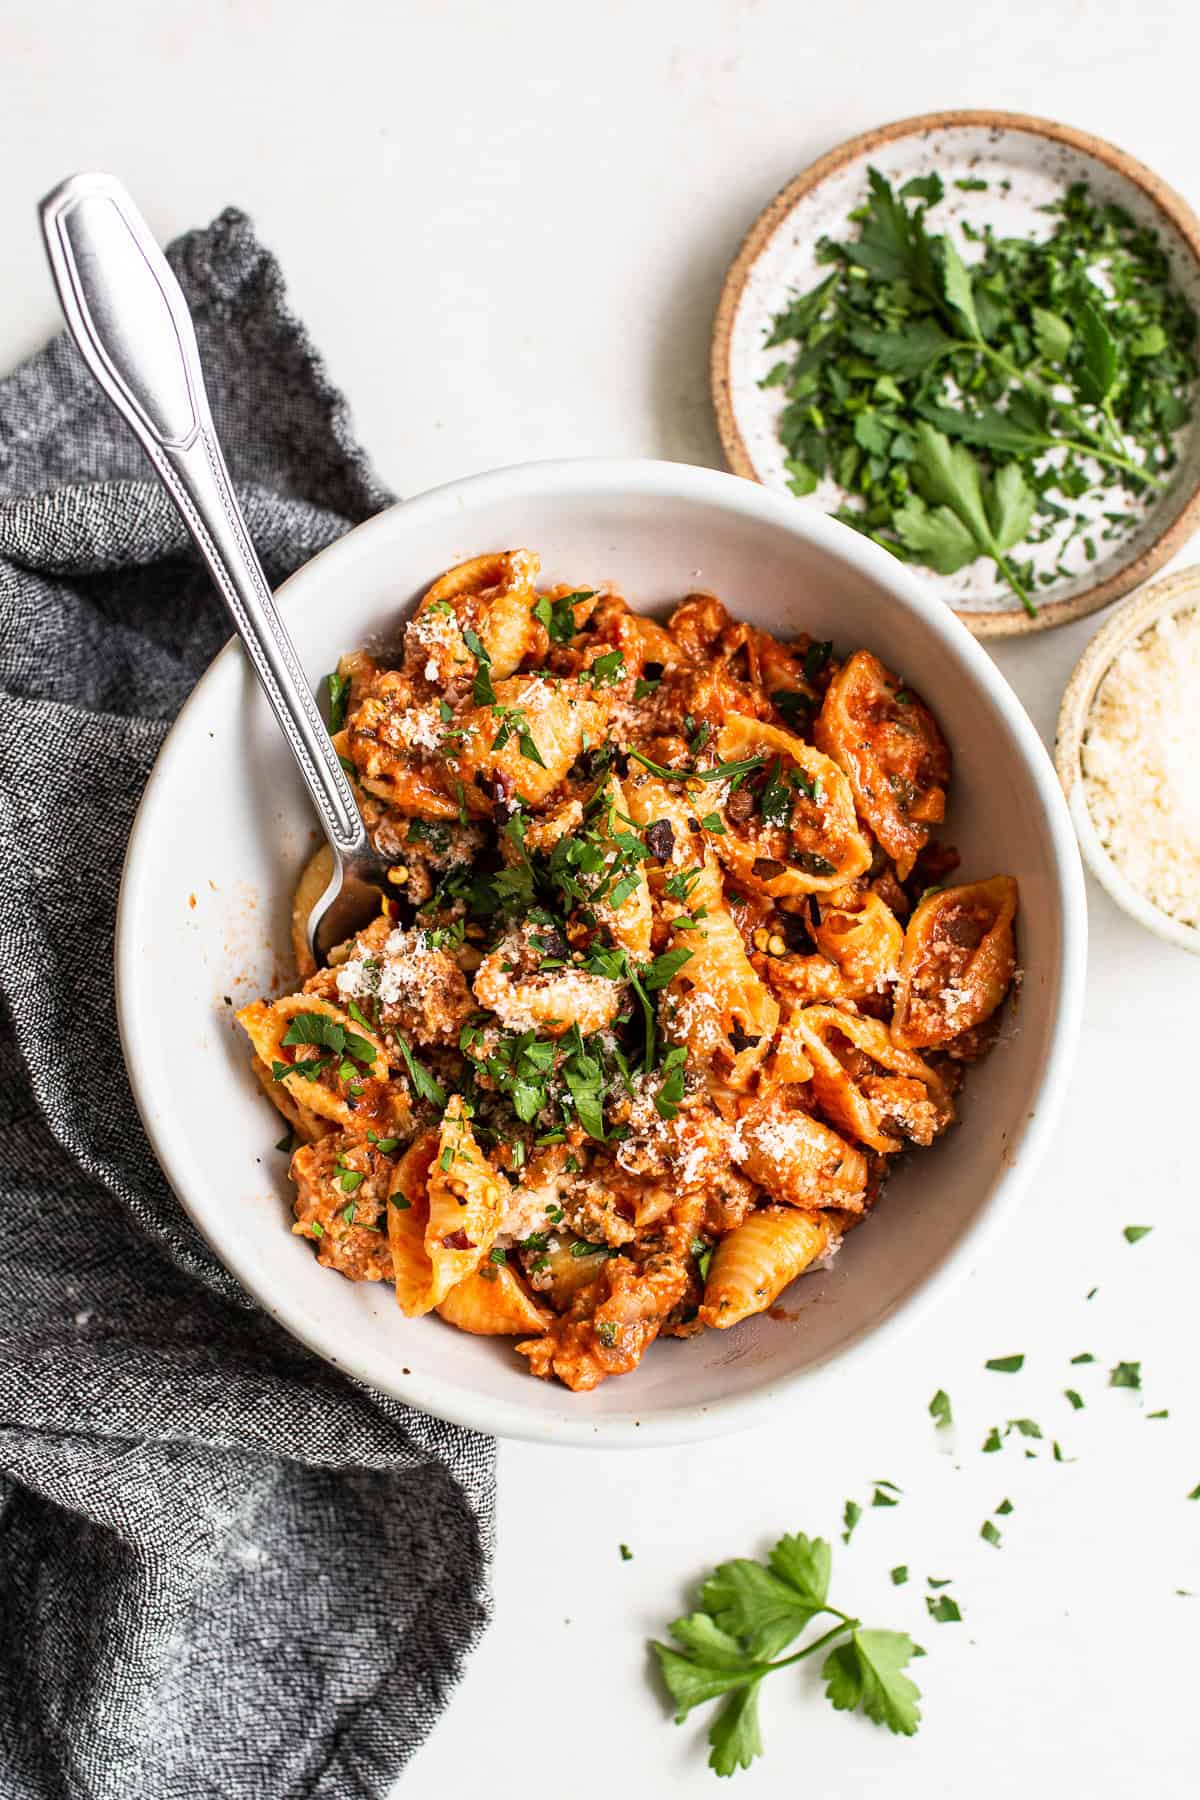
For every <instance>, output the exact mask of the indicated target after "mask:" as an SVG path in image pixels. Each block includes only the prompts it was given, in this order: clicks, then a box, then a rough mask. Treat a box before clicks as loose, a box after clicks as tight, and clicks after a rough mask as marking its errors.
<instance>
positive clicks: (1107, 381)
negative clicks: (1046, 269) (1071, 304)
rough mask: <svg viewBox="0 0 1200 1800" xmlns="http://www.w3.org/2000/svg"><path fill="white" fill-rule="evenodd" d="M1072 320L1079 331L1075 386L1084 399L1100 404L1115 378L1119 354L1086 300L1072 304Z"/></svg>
mask: <svg viewBox="0 0 1200 1800" xmlns="http://www.w3.org/2000/svg"><path fill="white" fill-rule="evenodd" d="M1075 324H1076V327H1077V329H1078V332H1079V341H1080V346H1081V349H1082V353H1083V355H1082V362H1081V365H1080V368H1079V371H1078V380H1079V389H1080V392H1081V393H1082V395H1083V397H1084V399H1085V400H1090V401H1091V402H1092V404H1093V405H1094V406H1102V405H1103V404H1104V402H1105V401H1106V400H1107V399H1108V397H1109V395H1110V394H1111V393H1112V391H1113V388H1114V386H1115V385H1116V380H1117V370H1118V368H1119V366H1120V358H1119V355H1118V352H1117V345H1116V340H1115V338H1114V337H1113V335H1112V333H1111V331H1110V330H1109V329H1108V326H1107V325H1106V323H1105V321H1104V320H1103V318H1102V317H1101V315H1100V311H1099V308H1098V307H1097V306H1094V305H1093V304H1092V302H1091V301H1090V300H1086V299H1082V298H1081V299H1080V300H1079V301H1078V302H1077V304H1076V306H1075Z"/></svg>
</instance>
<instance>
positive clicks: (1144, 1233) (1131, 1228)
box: [1121, 1225, 1154, 1244]
mask: <svg viewBox="0 0 1200 1800" xmlns="http://www.w3.org/2000/svg"><path fill="white" fill-rule="evenodd" d="M1153 1230H1154V1227H1153V1225H1126V1227H1125V1230H1124V1231H1123V1233H1122V1234H1121V1235H1122V1236H1123V1237H1124V1239H1125V1242H1126V1243H1127V1244H1136V1243H1137V1242H1138V1241H1139V1239H1141V1238H1144V1237H1149V1235H1150V1233H1151V1232H1152V1231H1153Z"/></svg>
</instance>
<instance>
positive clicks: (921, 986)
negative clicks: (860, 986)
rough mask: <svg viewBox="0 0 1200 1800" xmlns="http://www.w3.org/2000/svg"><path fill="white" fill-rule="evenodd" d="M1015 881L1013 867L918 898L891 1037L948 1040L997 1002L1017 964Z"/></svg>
mask: <svg viewBox="0 0 1200 1800" xmlns="http://www.w3.org/2000/svg"><path fill="white" fill-rule="evenodd" d="M1016 912H1017V884H1016V882H1015V881H1014V880H1013V879H1012V877H1011V876H1009V875H996V876H994V877H993V878H992V880H991V881H976V882H974V883H972V884H971V885H970V886H967V887H953V888H943V889H942V890H941V892H940V893H934V894H929V895H927V897H926V898H925V899H924V900H922V901H921V904H920V905H919V906H918V907H917V909H916V911H915V912H914V913H913V915H912V918H911V919H910V920H909V922H908V929H907V931H906V932H905V934H904V952H903V955H902V957H901V960H900V984H899V987H898V989H897V991H896V1009H895V1012H894V1014H893V1016H892V1041H893V1042H894V1043H896V1044H900V1045H903V1046H905V1047H907V1048H909V1049H924V1048H926V1047H927V1046H933V1045H935V1044H946V1043H949V1042H950V1041H951V1040H952V1039H954V1038H956V1037H958V1036H960V1035H961V1033H963V1032H964V1031H970V1030H971V1029H972V1027H974V1026H976V1025H980V1024H982V1023H983V1021H984V1020H985V1019H987V1018H990V1017H991V1015H992V1013H994V1012H995V1010H996V1008H997V1007H998V1006H999V1005H1000V1003H1001V1001H1002V1000H1003V999H1004V996H1005V995H1006V994H1007V992H1008V990H1009V988H1010V986H1011V985H1012V979H1013V974H1014V972H1015V969H1016V947H1015V944H1014V941H1013V921H1014V919H1015V918H1016Z"/></svg>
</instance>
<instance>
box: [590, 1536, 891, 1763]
mask: <svg viewBox="0 0 1200 1800" xmlns="http://www.w3.org/2000/svg"><path fill="white" fill-rule="evenodd" d="M622 1554H624V1549H622ZM831 1565H832V1552H831V1551H830V1548H829V1545H828V1544H827V1543H826V1542H825V1541H824V1539H822V1538H809V1537H806V1536H805V1534H804V1533H803V1532H796V1533H794V1534H792V1535H790V1536H787V1537H784V1538H781V1539H780V1540H779V1542H778V1543H777V1544H776V1545H775V1547H774V1549H773V1550H772V1551H771V1553H770V1555H769V1557H768V1558H767V1560H766V1563H765V1564H764V1563H762V1562H755V1561H752V1560H750V1559H749V1558H737V1559H735V1560H733V1561H730V1562H726V1563H722V1564H721V1565H720V1566H719V1567H718V1568H716V1569H714V1571H713V1572H712V1574H711V1575H710V1576H709V1578H708V1580H707V1581H706V1582H705V1583H704V1584H703V1587H702V1589H701V1594H700V1607H699V1610H697V1611H696V1612H692V1613H688V1614H687V1615H685V1616H684V1617H683V1618H680V1619H676V1620H675V1621H674V1622H673V1624H672V1625H671V1626H670V1634H671V1637H672V1639H673V1640H674V1641H673V1643H670V1644H665V1643H654V1644H652V1645H651V1648H652V1649H653V1651H654V1654H655V1656H656V1658H657V1661H658V1666H659V1670H660V1672H661V1674H662V1677H663V1681H664V1683H665V1684H666V1687H667V1690H668V1692H669V1693H670V1695H671V1698H672V1700H673V1702H674V1706H675V1718H676V1721H677V1723H682V1722H683V1720H684V1719H685V1718H687V1716H688V1714H689V1713H690V1712H691V1711H692V1710H693V1708H695V1707H697V1706H701V1705H704V1704H705V1703H707V1702H709V1701H713V1700H718V1701H721V1702H722V1704H721V1706H720V1709H719V1711H718V1712H717V1714H716V1716H715V1718H714V1719H713V1722H712V1725H711V1727H710V1730H709V1734H708V1741H709V1745H710V1751H711V1754H710V1756H709V1766H710V1767H711V1768H712V1769H714V1770H715V1772H716V1773H717V1774H719V1775H731V1774H733V1773H734V1772H735V1770H737V1769H739V1768H748V1767H749V1766H750V1764H751V1763H752V1762H753V1761H754V1759H755V1758H756V1757H758V1756H761V1754H762V1750H763V1744H762V1733H761V1729H760V1726H759V1720H758V1710H757V1707H758V1691H759V1688H760V1686H761V1684H762V1682H763V1681H764V1679H765V1678H766V1677H767V1676H768V1675H770V1674H772V1673H773V1672H774V1671H775V1670H778V1669H783V1668H787V1667H790V1666H791V1665H792V1664H794V1663H798V1662H801V1661H803V1660H804V1659H805V1658H806V1657H808V1656H812V1655H815V1654H816V1653H817V1652H818V1651H826V1652H827V1654H826V1657H825V1660H824V1662H823V1664H822V1669H821V1673H822V1679H823V1680H824V1682H825V1686H826V1693H827V1696H828V1698H829V1700H830V1701H831V1703H832V1704H833V1706H834V1707H835V1708H836V1709H837V1710H838V1711H842V1712H848V1711H853V1710H855V1709H858V1708H861V1710H862V1711H863V1712H864V1713H865V1714H866V1715H867V1717H868V1718H869V1719H872V1720H873V1721H874V1722H875V1723H876V1724H879V1725H885V1726H887V1727H888V1729H889V1730H891V1731H895V1732H900V1733H902V1734H904V1735H906V1736H908V1735H911V1734H912V1733H913V1732H914V1731H915V1730H916V1729H917V1726H918V1725H919V1723H920V1716H921V1715H920V1711H919V1707H918V1701H919V1698H920V1695H919V1692H918V1689H917V1687H916V1685H915V1683H914V1682H913V1681H912V1680H911V1679H910V1678H909V1677H908V1676H907V1675H906V1674H905V1673H904V1670H905V1668H906V1667H907V1665H908V1663H909V1662H910V1661H911V1660H912V1658H913V1657H914V1656H917V1655H919V1654H923V1652H920V1651H918V1649H917V1647H916V1646H915V1645H914V1644H913V1643H912V1641H911V1639H910V1638H908V1637H907V1636H906V1635H905V1634H904V1633H902V1632H894V1631H878V1630H870V1629H867V1628H865V1627H864V1626H863V1624H862V1621H861V1620H859V1619H854V1618H851V1617H850V1616H849V1615H848V1614H846V1613H844V1612H841V1611H839V1609H838V1608H837V1607H835V1606H832V1605H831V1604H830V1601H829V1580H830V1571H831ZM907 1574H908V1571H907V1570H906V1569H903V1570H902V1569H894V1570H893V1571H892V1581H893V1585H896V1586H899V1585H900V1582H901V1581H902V1580H906V1579H907ZM822 1614H824V1615H826V1617H827V1618H829V1619H831V1620H832V1621H833V1623H832V1629H829V1630H818V1631H817V1633H816V1634H815V1635H814V1636H812V1637H810V1638H808V1639H807V1640H806V1641H805V1642H803V1643H802V1644H801V1647H800V1648H799V1649H798V1650H793V1651H792V1652H791V1654H789V1655H787V1656H782V1657H780V1656H779V1653H780V1652H781V1651H783V1650H784V1649H786V1648H787V1646H788V1645H789V1644H792V1643H793V1642H794V1641H795V1639H796V1638H798V1637H800V1636H801V1635H802V1634H803V1633H804V1632H806V1631H807V1630H808V1627H809V1626H810V1625H811V1624H812V1623H813V1621H815V1620H816V1619H818V1618H819V1617H820V1616H821V1615H822ZM776 1657H778V1658H779V1660H773V1659H775V1658H776Z"/></svg>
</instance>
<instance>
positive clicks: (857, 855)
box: [714, 714, 871, 900]
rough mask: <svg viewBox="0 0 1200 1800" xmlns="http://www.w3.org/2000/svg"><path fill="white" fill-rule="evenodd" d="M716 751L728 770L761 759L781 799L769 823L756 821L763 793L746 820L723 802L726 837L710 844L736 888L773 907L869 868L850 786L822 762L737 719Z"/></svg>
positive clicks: (783, 734) (795, 741)
mask: <svg viewBox="0 0 1200 1800" xmlns="http://www.w3.org/2000/svg"><path fill="white" fill-rule="evenodd" d="M717 752H718V755H719V756H720V759H721V761H722V762H727V763H737V762H742V761H745V760H747V759H749V758H750V757H754V756H761V757H763V758H764V759H765V766H766V767H767V769H768V770H769V771H771V773H772V775H773V777H774V782H775V791H777V792H778V793H779V796H780V803H781V808H782V810H781V812H780V813H779V814H778V816H777V817H774V816H773V818H772V819H771V820H768V819H765V818H764V817H763V816H762V807H763V805H764V804H765V795H766V789H760V790H759V791H758V794H757V797H756V798H757V804H756V808H755V810H754V811H753V812H752V813H751V814H750V815H749V817H747V818H741V817H737V816H735V814H734V811H733V810H732V808H731V806H730V804H729V801H728V800H727V801H726V802H725V805H724V807H723V809H722V810H723V816H724V821H725V830H724V832H723V833H721V834H720V835H719V836H717V837H716V838H715V840H714V842H715V845H716V851H717V855H718V856H719V857H720V859H721V861H722V862H723V863H724V865H725V867H726V868H727V869H728V870H729V872H730V874H731V875H732V876H733V877H734V879H735V880H736V881H737V883H738V885H739V886H740V887H743V888H746V889H748V890H749V891H750V892H751V893H756V894H766V895H768V896H769V897H770V898H771V899H776V900H777V899H782V898H785V897H786V896H789V895H795V894H812V893H827V892H829V891H830V890H832V889H834V888H841V887H845V885H846V884H847V882H850V881H853V880H855V879H856V877H857V876H859V875H861V874H863V873H864V871H865V870H866V869H868V868H869V867H870V863H871V846H870V845H869V843H868V842H867V840H866V838H865V837H864V836H863V834H862V832H861V831H860V830H859V828H858V820H857V818H856V816H855V811H854V796H853V794H852V793H851V791H850V784H849V782H848V781H847V780H846V777H845V776H844V775H843V774H842V772H841V770H840V769H839V768H838V767H837V764H836V763H834V762H832V761H831V760H830V759H829V757H827V756H823V755H822V754H821V752H820V751H819V750H814V749H813V748H812V746H811V745H809V744H806V743H805V742H804V741H803V739H802V738H798V737H794V736H793V735H792V733H791V732H788V731H781V730H780V729H779V728H778V726H775V725H766V724H763V723H762V722H761V721H760V720H758V719H750V718H747V717H746V716H745V715H744V714H735V715H734V716H733V717H732V718H730V719H729V720H728V721H727V722H726V723H725V724H724V725H723V726H722V728H721V734H720V737H719V738H718V739H717ZM737 791H739V792H740V791H741V790H740V789H739V790H737ZM785 814H786V818H785V817H784V815H785Z"/></svg>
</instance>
